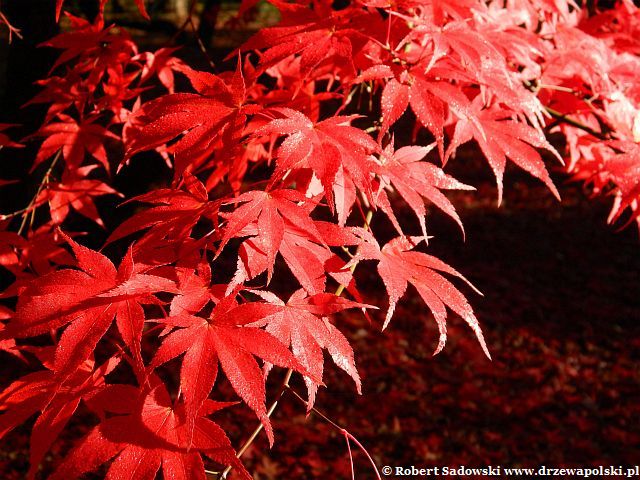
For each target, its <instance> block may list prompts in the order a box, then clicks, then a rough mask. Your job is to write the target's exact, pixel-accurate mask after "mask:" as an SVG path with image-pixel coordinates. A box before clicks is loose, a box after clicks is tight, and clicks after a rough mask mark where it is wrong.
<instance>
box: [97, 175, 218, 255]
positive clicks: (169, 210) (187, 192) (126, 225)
mask: <svg viewBox="0 0 640 480" xmlns="http://www.w3.org/2000/svg"><path fill="white" fill-rule="evenodd" d="M129 201H137V202H142V203H150V204H152V205H153V206H152V207H151V208H149V209H147V210H143V211H141V212H139V213H136V214H135V215H133V216H132V217H131V218H128V219H127V220H125V221H124V222H122V223H121V224H120V225H119V226H118V227H117V228H116V229H115V230H114V231H113V232H111V235H109V238H108V239H107V242H106V243H111V242H114V241H116V240H119V239H121V238H124V237H126V236H128V235H131V234H134V233H136V232H139V231H142V230H146V229H149V230H148V231H147V232H146V234H145V238H146V239H147V240H146V241H145V243H157V242H160V241H163V240H166V239H169V238H170V239H184V238H186V237H188V236H189V233H190V232H191V230H192V229H193V227H194V226H195V225H196V223H198V221H199V220H200V219H201V218H207V219H209V220H212V221H213V222H214V223H216V224H217V211H218V209H219V206H220V202H219V201H211V202H210V201H209V198H208V195H207V190H206V189H205V187H204V185H202V182H200V181H199V180H198V179H197V178H196V177H194V176H193V175H191V174H189V173H188V172H185V173H184V174H183V184H182V189H180V190H178V189H174V188H172V189H168V188H159V189H156V190H154V191H152V192H150V193H146V194H143V195H139V196H137V197H134V198H132V199H131V200H129Z"/></svg>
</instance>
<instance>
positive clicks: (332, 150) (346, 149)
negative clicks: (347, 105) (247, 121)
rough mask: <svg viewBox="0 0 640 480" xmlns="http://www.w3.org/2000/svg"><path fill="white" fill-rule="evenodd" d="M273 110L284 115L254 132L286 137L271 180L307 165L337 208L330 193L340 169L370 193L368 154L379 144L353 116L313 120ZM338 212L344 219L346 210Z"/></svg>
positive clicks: (285, 110)
mask: <svg viewBox="0 0 640 480" xmlns="http://www.w3.org/2000/svg"><path fill="white" fill-rule="evenodd" d="M273 111H275V112H277V113H279V114H281V115H282V116H283V117H284V118H277V119H275V120H272V121H271V122H269V123H268V124H267V125H265V126H263V127H260V128H259V129H257V130H256V131H255V133H254V134H255V135H256V136H262V135H270V134H278V135H286V137H287V138H286V139H285V140H284V141H283V142H282V145H281V146H280V148H278V152H277V160H276V170H275V172H274V175H273V177H272V178H273V181H275V180H276V179H279V178H282V177H284V175H285V174H287V172H289V171H291V170H296V169H301V168H310V169H311V170H313V172H314V173H315V174H316V176H317V177H318V178H319V179H320V182H321V183H322V186H323V188H324V195H325V198H326V199H327V202H328V203H329V206H330V207H331V208H332V210H335V208H336V207H340V205H336V202H335V200H334V193H333V191H334V185H335V184H336V176H337V175H338V174H339V172H342V175H344V176H345V177H348V178H349V179H350V180H351V181H352V182H353V184H354V185H355V186H356V187H357V188H358V189H359V190H360V191H361V192H364V193H365V194H367V195H369V196H371V171H372V161H371V159H370V154H371V153H372V152H375V151H377V150H378V145H377V144H376V142H374V141H373V139H372V138H371V137H370V136H369V135H367V134H366V133H364V132H363V131H362V130H360V129H358V128H355V127H353V126H351V122H352V121H353V120H354V119H355V118H357V116H356V115H351V116H334V117H331V118H328V119H326V120H323V121H320V122H317V123H314V122H313V121H311V119H309V118H308V117H307V116H306V115H304V114H303V113H300V112H298V111H295V110H291V109H289V108H277V109H273ZM340 214H341V215H342V216H343V218H346V212H344V211H342V212H341V213H340Z"/></svg>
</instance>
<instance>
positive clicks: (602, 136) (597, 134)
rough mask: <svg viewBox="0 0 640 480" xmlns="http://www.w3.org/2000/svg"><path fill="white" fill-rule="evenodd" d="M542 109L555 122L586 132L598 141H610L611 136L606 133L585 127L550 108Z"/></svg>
mask: <svg viewBox="0 0 640 480" xmlns="http://www.w3.org/2000/svg"><path fill="white" fill-rule="evenodd" d="M544 108H545V110H546V111H547V113H548V114H549V115H551V116H552V117H553V118H555V119H556V120H558V121H560V122H562V123H566V124H567V125H571V126H572V127H576V128H579V129H580V130H584V131H585V132H587V133H588V134H590V135H593V136H594V137H596V138H597V139H599V140H611V136H610V135H609V134H607V133H603V132H599V131H597V130H594V129H593V128H591V127H590V126H589V125H585V124H584V123H582V122H579V121H577V120H574V119H573V118H571V117H568V116H567V115H566V114H564V113H561V112H559V111H557V110H554V109H553V108H551V107H544Z"/></svg>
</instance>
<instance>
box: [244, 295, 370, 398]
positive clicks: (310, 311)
mask: <svg viewBox="0 0 640 480" xmlns="http://www.w3.org/2000/svg"><path fill="white" fill-rule="evenodd" d="M255 293H257V294H258V295H260V296H262V297H263V298H264V299H265V300H267V301H268V302H269V303H272V304H273V305H277V306H279V307H280V308H278V309H276V311H275V312H273V313H269V314H267V315H266V316H264V313H263V312H259V311H258V312H256V311H252V309H251V308H250V307H249V308H247V309H246V310H248V312H246V314H247V317H249V318H250V317H251V315H252V314H253V315H254V316H256V317H258V318H254V319H253V320H252V321H251V322H252V323H250V325H252V326H257V327H262V326H265V325H266V331H267V332H269V333H270V334H272V335H273V336H274V337H276V338H277V339H278V340H280V341H281V342H282V343H283V344H285V345H290V346H291V350H292V352H293V355H294V356H295V357H296V358H297V359H298V360H299V362H300V364H301V365H302V366H304V367H305V368H306V369H307V370H308V371H309V372H310V373H311V374H312V375H313V376H314V377H315V378H317V379H318V380H320V381H321V380H322V373H323V368H324V367H323V364H324V361H323V356H322V350H323V349H326V350H327V351H328V352H329V355H331V358H332V359H333V361H334V363H335V364H336V365H337V366H338V367H340V368H341V369H342V370H344V371H345V372H347V373H348V374H349V376H351V378H352V379H353V381H354V382H355V384H356V388H357V390H358V393H361V382H360V376H359V375H358V371H357V369H356V365H355V360H354V357H353V350H352V348H351V345H349V341H348V340H347V339H346V338H345V336H344V335H343V334H342V333H340V331H339V330H338V329H337V328H336V327H335V326H334V325H333V324H332V323H331V322H329V319H328V318H327V316H328V315H330V314H333V313H336V312H340V311H342V310H346V309H349V308H371V307H370V306H369V305H364V304H362V303H356V302H352V301H350V300H347V299H345V298H342V297H338V296H336V295H332V294H329V293H318V294H316V295H313V296H311V297H309V296H307V294H306V292H305V291H304V290H302V289H300V290H298V291H296V292H295V293H294V294H293V295H291V297H290V298H289V300H288V301H287V303H286V304H285V303H284V302H283V301H282V300H280V299H279V298H278V297H277V296H275V295H273V294H270V293H269V292H255ZM238 313H239V314H241V313H245V312H244V307H243V305H241V306H240V307H238ZM304 381H305V383H306V385H307V391H308V392H309V401H308V403H307V409H308V410H311V408H313V404H314V403H315V398H316V392H317V391H318V385H319V384H318V382H317V381H315V380H314V379H313V378H311V377H309V376H305V377H304Z"/></svg>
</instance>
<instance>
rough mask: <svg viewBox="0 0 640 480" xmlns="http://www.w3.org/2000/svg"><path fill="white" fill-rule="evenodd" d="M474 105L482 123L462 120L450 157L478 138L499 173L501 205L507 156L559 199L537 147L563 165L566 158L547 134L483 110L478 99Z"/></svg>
mask: <svg viewBox="0 0 640 480" xmlns="http://www.w3.org/2000/svg"><path fill="white" fill-rule="evenodd" d="M473 106H474V109H475V110H476V115H477V117H476V118H477V120H478V121H477V122H469V121H467V120H464V119H461V120H460V121H459V122H458V123H457V124H456V128H455V130H454V133H453V138H452V139H451V144H450V145H449V148H448V149H447V153H446V157H447V158H448V157H449V156H450V155H451V154H452V153H453V152H455V150H456V148H457V147H458V145H460V144H462V143H465V142H468V141H469V140H471V139H475V140H476V142H478V145H479V146H480V149H481V150H482V153H484V155H485V157H486V158H487V161H488V162H489V165H490V166H491V168H492V169H493V172H494V173H495V176H496V180H497V183H498V203H500V202H501V200H502V183H503V182H502V177H503V175H504V169H505V166H506V164H507V157H508V158H509V159H511V161H512V162H514V163H515V164H516V165H518V166H519V167H520V168H522V169H524V170H526V171H527V172H529V173H530V174H531V175H533V176H534V177H536V178H539V179H540V180H542V181H543V182H544V183H545V185H547V187H549V190H551V192H552V193H553V194H554V195H555V197H556V198H558V199H560V194H559V193H558V190H557V189H556V187H555V185H554V184H553V181H552V180H551V177H550V176H549V172H547V168H546V167H545V165H544V162H543V161H542V158H541V157H540V154H539V153H538V152H537V151H536V148H540V149H545V150H548V151H549V152H551V153H552V154H554V155H555V156H556V157H557V158H558V160H559V161H560V162H562V158H561V157H560V155H559V154H558V152H557V151H556V149H555V148H553V146H552V145H551V144H550V143H549V142H548V141H547V139H546V138H545V137H544V135H543V133H542V132H541V131H540V130H538V129H536V128H534V127H531V126H529V125H527V124H526V123H524V122H518V121H514V120H513V119H512V115H510V114H509V112H507V111H504V110H502V109H500V108H497V107H494V108H490V109H484V110H482V109H481V104H480V102H479V101H478V100H475V101H474V102H473ZM479 125H480V126H479Z"/></svg>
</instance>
